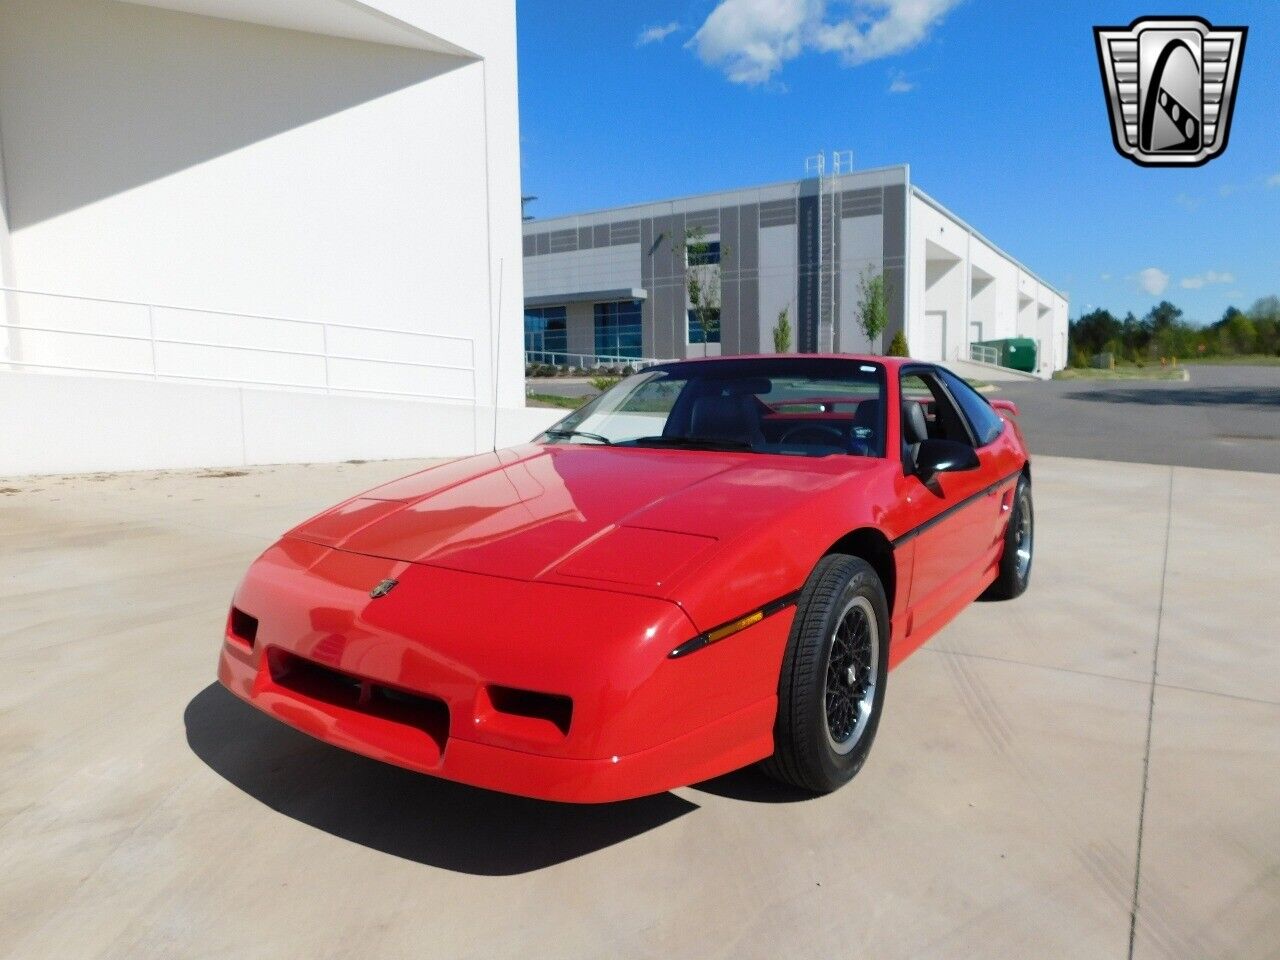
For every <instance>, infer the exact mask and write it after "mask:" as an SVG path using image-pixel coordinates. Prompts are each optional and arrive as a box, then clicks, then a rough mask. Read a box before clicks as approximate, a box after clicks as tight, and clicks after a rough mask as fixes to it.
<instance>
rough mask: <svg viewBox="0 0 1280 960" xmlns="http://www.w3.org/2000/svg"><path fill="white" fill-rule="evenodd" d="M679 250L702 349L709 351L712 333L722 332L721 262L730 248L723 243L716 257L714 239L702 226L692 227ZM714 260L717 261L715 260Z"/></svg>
mask: <svg viewBox="0 0 1280 960" xmlns="http://www.w3.org/2000/svg"><path fill="white" fill-rule="evenodd" d="M676 250H677V251H678V252H679V253H680V254H681V255H682V256H683V259H684V264H685V266H684V287H685V293H686V295H687V296H688V298H689V309H690V311H691V312H692V313H693V319H694V321H695V322H696V323H697V324H698V327H699V329H700V330H701V331H702V353H703V356H706V355H707V352H708V349H709V347H708V344H710V343H711V337H712V334H717V335H718V334H719V332H720V263H719V259H722V258H723V257H724V256H725V255H726V254H727V253H728V252H729V251H728V247H726V246H724V245H723V244H722V245H721V246H720V256H719V258H716V257H713V255H712V254H713V249H712V246H711V241H710V240H708V239H707V231H706V229H705V228H703V227H690V228H689V229H687V230H686V231H685V234H684V240H683V242H681V243H679V244H678V245H677V246H676ZM712 260H716V261H717V262H715V263H713V262H712Z"/></svg>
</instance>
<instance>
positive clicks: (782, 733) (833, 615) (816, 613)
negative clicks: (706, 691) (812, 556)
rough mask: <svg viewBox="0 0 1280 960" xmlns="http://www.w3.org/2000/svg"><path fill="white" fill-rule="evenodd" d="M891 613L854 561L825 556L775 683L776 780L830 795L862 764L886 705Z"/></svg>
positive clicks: (876, 582)
mask: <svg viewBox="0 0 1280 960" xmlns="http://www.w3.org/2000/svg"><path fill="white" fill-rule="evenodd" d="M888 668H889V612H888V603H887V602H886V599H885V593H884V586H883V585H882V584H881V583H880V578H879V577H878V576H877V575H876V572H875V570H874V569H873V568H872V567H871V565H870V564H869V563H867V562H866V561H865V560H863V559H861V558H860V557H851V556H845V555H843V554H833V555H831V556H827V557H823V558H822V560H821V561H819V563H818V565H817V567H815V568H814V571H813V573H812V574H811V575H810V577H809V581H808V583H807V584H805V588H804V590H803V591H802V592H801V594H800V601H799V604H798V606H797V609H796V616H795V621H794V623H793V624H792V627H791V637H790V639H789V640H788V642H787V649H786V653H785V654H784V655H783V658H782V672H781V676H780V677H779V680H778V717H777V720H776V722H775V724H774V753H773V756H772V757H770V758H769V759H768V760H766V761H765V762H764V764H763V769H764V772H765V773H767V774H768V775H769V776H771V777H773V778H774V779H776V780H781V781H783V782H785V783H789V784H792V785H794V786H797V787H800V788H801V789H803V790H809V791H812V792H814V793H830V792H831V791H832V790H835V789H836V788H837V787H840V786H843V785H844V784H846V783H848V782H849V781H850V780H851V779H853V776H854V774H856V773H857V772H858V771H859V770H860V769H861V768H862V765H863V763H865V762H866V759H867V754H868V753H869V752H870V751H871V743H872V741H873V740H875V736H876V727H877V726H878V724H879V722H880V712H881V709H882V707H883V705H884V691H885V680H886V678H887V676H888Z"/></svg>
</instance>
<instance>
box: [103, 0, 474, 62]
mask: <svg viewBox="0 0 1280 960" xmlns="http://www.w3.org/2000/svg"><path fill="white" fill-rule="evenodd" d="M122 2H125V3H137V4H142V5H144V6H151V7H162V8H164V9H167V10H177V11H181V12H185V13H195V14H200V15H202V16H208V17H223V18H226V19H230V20H241V21H244V22H245V23H256V24H260V25H262V26H267V27H283V28H284V29H286V30H302V31H305V32H308V33H323V34H326V35H328V36H333V37H346V38H347V39H350V40H366V41H369V42H371V43H389V44H395V45H398V46H406V47H416V48H418V49H421V50H433V51H436V52H438V53H455V54H456V53H467V51H465V50H463V49H462V48H461V47H458V46H456V45H454V44H451V43H447V42H446V41H444V40H441V39H440V38H439V37H435V36H432V35H431V34H429V33H427V32H426V31H425V30H422V29H419V28H417V27H415V26H413V25H412V24H410V23H406V22H404V21H403V20H398V19H396V18H394V17H391V16H388V15H387V14H386V13H385V12H384V11H383V10H382V9H380V8H381V7H382V4H380V3H378V2H377V0H363V2H362V0H122Z"/></svg>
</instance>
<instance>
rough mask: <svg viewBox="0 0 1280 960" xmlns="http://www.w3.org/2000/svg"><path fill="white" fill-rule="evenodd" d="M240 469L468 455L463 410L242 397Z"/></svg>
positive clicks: (467, 410)
mask: <svg viewBox="0 0 1280 960" xmlns="http://www.w3.org/2000/svg"><path fill="white" fill-rule="evenodd" d="M244 449H245V453H244V457H245V462H246V463H312V462H319V461H331V460H352V459H360V460H365V459H382V458H398V457H436V456H440V457H451V456H461V455H463V454H468V453H473V452H474V451H475V449H476V432H475V415H474V411H473V410H472V408H471V407H470V406H465V407H455V406H446V405H440V404H430V403H421V402H415V401H412V400H397V399H393V398H385V399H384V398H371V397H345V396H344V397H338V396H323V395H316V394H300V393H285V392H283V391H273V390H245V391H244Z"/></svg>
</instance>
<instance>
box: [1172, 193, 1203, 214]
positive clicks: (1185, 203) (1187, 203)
mask: <svg viewBox="0 0 1280 960" xmlns="http://www.w3.org/2000/svg"><path fill="white" fill-rule="evenodd" d="M1173 199H1174V201H1175V202H1176V203H1177V204H1178V206H1180V207H1182V208H1183V209H1184V210H1190V211H1192V212H1194V211H1196V210H1198V209H1199V207H1200V203H1201V200H1200V198H1199V197H1193V196H1191V194H1189V193H1180V194H1178V195H1177V196H1176V197H1174V198H1173Z"/></svg>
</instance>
